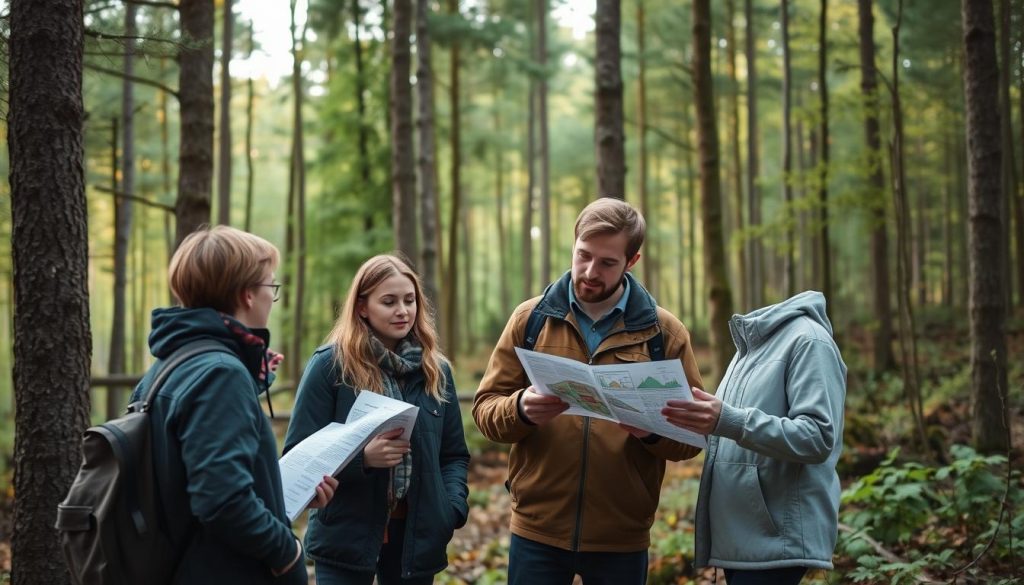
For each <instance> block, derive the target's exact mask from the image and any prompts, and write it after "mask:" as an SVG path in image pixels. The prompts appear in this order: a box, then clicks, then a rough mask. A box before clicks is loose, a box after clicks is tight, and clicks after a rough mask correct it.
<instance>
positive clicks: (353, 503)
mask: <svg viewBox="0 0 1024 585" xmlns="http://www.w3.org/2000/svg"><path fill="white" fill-rule="evenodd" d="M442 372H443V374H444V377H445V380H447V384H446V386H445V391H444V397H445V399H446V402H438V401H437V400H435V399H433V398H431V397H430V396H429V395H428V394H427V393H426V391H425V382H424V377H423V372H422V370H417V373H416V374H411V375H410V376H409V377H408V378H407V379H406V380H405V385H404V387H403V394H404V398H405V401H406V402H408V403H409V404H413V405H415V406H418V407H419V409H420V410H419V415H418V417H417V419H416V425H415V426H414V427H413V430H412V437H411V439H410V443H411V444H412V477H411V478H410V482H409V491H408V492H407V493H406V496H405V500H406V503H407V504H408V510H409V511H408V516H407V517H406V520H405V522H406V525H405V541H404V542H403V543H402V547H403V550H402V568H401V570H402V577H403V578H411V577H423V576H430V575H434V574H436V573H438V572H440V571H442V570H444V568H445V567H446V566H448V555H447V554H446V548H447V546H448V541H450V540H451V538H452V532H453V531H454V530H455V529H456V528H459V527H461V526H463V525H464V524H465V523H466V517H467V515H468V513H469V503H468V500H467V497H468V495H469V490H468V487H467V485H466V474H467V467H468V464H469V450H468V449H467V448H466V439H465V436H464V434H463V430H462V415H461V413H460V411H459V399H458V396H456V394H455V383H454V381H453V380H452V374H451V371H450V370H449V368H448V366H447V364H444V365H443V367H442ZM339 378H340V376H339V373H338V362H337V360H336V359H335V357H334V351H333V349H332V348H331V347H330V346H324V347H321V348H320V349H318V350H317V351H316V353H314V354H313V357H311V358H310V360H309V362H308V363H307V364H306V371H305V372H304V373H303V374H302V380H301V381H300V382H299V390H298V394H297V396H296V398H295V408H294V409H293V410H292V418H291V422H290V424H289V425H288V433H287V434H286V435H285V439H284V450H285V452H286V453H287V452H288V450H289V449H291V448H292V447H293V446H295V445H296V444H297V443H298V442H300V441H302V440H303V439H305V438H306V437H308V436H309V435H311V434H313V433H314V432H316V431H318V430H320V429H322V428H323V427H325V426H327V424H328V423H331V422H345V420H346V419H347V418H348V413H349V410H350V409H351V408H352V404H353V402H355V399H356V392H355V390H353V389H352V387H351V386H348V385H346V384H342V383H341V382H340V381H339ZM389 472H390V470H388V469H373V468H364V467H363V458H362V453H360V454H359V455H357V456H356V458H355V459H354V460H353V461H352V462H351V463H349V464H348V465H346V466H345V468H344V469H342V470H341V471H340V472H339V475H338V490H337V491H336V492H335V494H334V498H333V499H332V500H331V502H330V503H329V504H327V507H326V508H324V509H323V510H310V512H309V526H308V528H307V530H306V541H305V546H306V553H307V554H308V555H309V557H310V558H311V559H313V560H314V561H315V562H316V563H324V564H327V565H335V566H338V567H343V568H346V569H350V570H354V571H360V572H364V573H373V572H374V571H375V570H376V567H377V556H378V555H379V553H380V547H381V545H382V543H383V539H384V531H385V527H386V525H387V521H388V509H387V508H388V503H387V492H388V481H389V477H390V475H389Z"/></svg>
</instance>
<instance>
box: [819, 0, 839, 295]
mask: <svg viewBox="0 0 1024 585" xmlns="http://www.w3.org/2000/svg"><path fill="white" fill-rule="evenodd" d="M827 31H828V0H821V21H820V23H819V26H818V92H819V93H820V94H821V120H820V123H821V126H820V130H819V132H820V133H821V136H820V139H821V177H820V181H821V182H820V183H819V185H818V205H820V206H821V207H820V209H819V214H820V215H819V221H820V222H821V234H820V236H819V237H820V239H821V241H820V242H819V245H820V246H821V252H820V253H821V292H823V293H824V294H825V298H826V299H827V300H828V303H829V304H830V305H832V304H833V303H834V302H835V299H833V298H832V246H831V244H830V243H829V235H828V227H829V225H828V224H829V221H828V179H829V134H828V75H827V69H826V67H827V64H828V33H827ZM833 306H834V305H833ZM833 314H835V313H833Z"/></svg>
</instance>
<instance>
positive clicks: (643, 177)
mask: <svg viewBox="0 0 1024 585" xmlns="http://www.w3.org/2000/svg"><path fill="white" fill-rule="evenodd" d="M636 44H637V65H638V66H639V67H638V68H639V71H638V75H637V83H636V90H637V96H636V132H637V137H638V144H637V172H636V185H637V192H638V194H639V199H640V212H641V213H642V214H643V216H644V218H645V219H646V220H647V232H648V233H651V234H653V233H654V214H653V213H651V211H652V210H651V204H650V201H648V193H647V79H646V77H647V67H646V65H647V63H646V60H645V58H644V57H645V56H644V1H643V0H636ZM653 239H654V238H650V239H648V240H646V243H647V247H648V249H650V246H651V242H652V241H653ZM654 262H655V260H654V254H644V256H643V257H642V259H641V261H640V264H641V268H643V280H644V285H645V286H646V287H647V290H648V291H650V293H651V294H652V295H654V296H655V297H657V296H658V290H657V283H655V282H654V272H655V270H654Z"/></svg>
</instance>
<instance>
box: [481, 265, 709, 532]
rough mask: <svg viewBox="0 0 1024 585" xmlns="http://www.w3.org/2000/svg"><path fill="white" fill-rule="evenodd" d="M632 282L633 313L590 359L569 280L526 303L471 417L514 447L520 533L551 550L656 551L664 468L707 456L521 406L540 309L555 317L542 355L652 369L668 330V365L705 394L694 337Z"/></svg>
mask: <svg viewBox="0 0 1024 585" xmlns="http://www.w3.org/2000/svg"><path fill="white" fill-rule="evenodd" d="M627 278H629V279H630V297H629V299H628V301H627V304H626V311H625V312H624V313H623V315H622V316H621V317H620V319H619V322H618V323H616V325H615V326H614V327H613V328H612V332H611V333H610V334H608V336H606V337H605V338H604V339H603V340H602V341H601V344H600V345H599V346H598V348H597V351H595V352H594V355H593V356H590V355H589V351H588V349H587V346H586V343H585V342H584V340H583V336H582V335H581V333H580V331H579V326H578V325H577V323H576V319H575V317H574V315H573V314H572V311H571V310H570V308H569V301H568V288H567V287H568V286H570V275H569V273H566V274H565V275H564V276H563V277H562V278H561V279H559V280H558V281H556V282H555V283H554V284H552V286H551V287H549V289H548V291H546V293H545V295H543V296H541V297H536V298H534V299H531V300H529V301H526V302H524V303H522V304H521V305H519V307H518V308H517V309H516V310H515V312H514V313H513V314H512V317H511V318H510V319H509V321H508V324H507V325H506V326H505V331H504V332H503V333H502V334H501V338H500V339H499V340H498V344H497V345H496V346H495V348H494V353H493V354H491V360H490V363H489V364H488V366H487V372H486V373H485V374H484V377H483V380H482V381H481V382H480V388H479V389H478V390H477V393H476V396H475V399H474V403H473V418H474V420H475V421H476V424H477V426H478V427H479V428H480V430H481V431H482V432H483V434H484V435H485V436H486V437H487V438H488V439H490V440H492V441H496V442H501V443H511V444H512V450H511V453H510V455H509V464H508V473H509V483H508V484H507V485H508V486H509V491H510V492H511V497H512V532H513V533H514V534H516V535H518V536H521V537H523V538H528V539H530V540H534V541H537V542H540V543H543V544H547V545H550V546H555V547H558V548H561V549H565V550H573V551H585V552H636V551H641V550H645V549H646V548H647V547H648V546H649V545H650V535H649V531H650V528H651V525H652V524H653V522H654V513H655V511H656V510H657V508H658V497H659V492H660V490H661V481H662V478H663V477H664V474H665V461H666V460H671V461H679V460H682V459H689V458H691V457H693V456H695V455H696V454H697V453H698V452H699V449H697V448H695V447H691V446H689V445H686V444H683V443H678V442H675V441H672V440H670V439H666V438H663V437H662V438H656V440H655V442H653V443H648V442H645V441H641V440H640V439H637V438H636V437H633V436H632V435H630V434H629V433H627V432H626V431H624V430H623V429H622V428H621V427H619V426H618V425H617V424H615V423H611V422H608V421H604V420H600V419H592V418H590V417H580V416H558V417H556V418H555V419H553V420H551V421H549V422H547V423H546V424H543V425H540V426H536V425H533V424H530V423H527V422H526V421H524V420H523V419H522V417H521V416H520V414H519V409H518V401H519V397H520V395H521V394H522V392H523V391H524V389H525V388H526V387H527V386H529V385H530V382H529V379H528V378H527V376H526V373H525V372H524V371H523V368H522V365H521V364H520V362H519V359H518V358H517V356H516V354H515V348H516V347H521V346H522V344H523V338H524V336H525V329H526V322H527V320H528V319H529V317H530V313H531V312H532V311H533V309H534V307H538V309H539V310H540V311H541V312H543V313H544V314H545V315H547V317H548V318H547V320H546V323H545V325H544V328H543V329H542V330H541V333H540V335H539V336H538V339H537V343H536V345H535V346H534V350H535V351H540V352H544V353H547V354H551V355H558V356H562V357H567V358H570V359H575V360H579V361H581V362H586V363H592V364H615V363H629V362H643V361H649V360H650V357H649V354H648V347H647V341H648V340H649V339H651V338H652V337H654V336H655V335H656V333H657V331H658V329H659V327H660V329H661V331H662V334H663V339H664V344H665V346H664V347H665V359H676V358H678V359H680V360H681V361H682V363H683V369H684V371H685V372H686V377H687V381H688V382H689V383H690V385H691V386H696V387H698V388H703V382H702V381H701V377H700V372H699V370H698V369H697V363H696V361H695V360H694V357H693V349H692V347H691V346H690V334H689V332H688V331H687V330H686V328H685V327H684V326H683V324H682V323H680V322H679V320H678V319H676V318H675V317H674V316H673V315H672V314H671V313H669V312H668V311H666V310H664V309H662V308H661V307H658V306H657V305H656V304H655V303H654V299H653V298H652V297H651V296H650V294H649V293H648V292H647V291H646V290H644V288H643V287H642V286H640V284H639V283H638V282H637V281H636V280H635V279H633V278H632V276H630V275H628V274H627Z"/></svg>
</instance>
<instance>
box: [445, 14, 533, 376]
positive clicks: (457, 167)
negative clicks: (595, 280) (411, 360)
mask: <svg viewBox="0 0 1024 585" xmlns="http://www.w3.org/2000/svg"><path fill="white" fill-rule="evenodd" d="M448 12H449V13H450V14H451V15H452V16H453V17H457V16H459V0H448ZM450 58H451V66H450V71H449V74H450V75H451V78H450V83H449V85H448V98H449V101H450V102H451V134H450V138H449V140H451V149H452V166H451V187H452V209H451V215H450V216H449V217H450V219H449V224H448V274H447V277H448V283H447V286H446V287H445V288H446V289H447V290H445V321H446V327H445V331H447V333H448V339H446V340H445V343H444V347H445V348H446V349H447V350H448V353H449V355H448V357H449V358H450V359H452V360H453V361H454V359H455V352H456V351H457V350H458V348H459V336H458V325H459V323H458V318H457V315H456V307H458V297H459V294H458V287H459V263H458V259H459V217H461V214H462V136H461V133H462V130H461V116H460V112H459V108H460V107H461V103H460V100H459V68H460V67H461V65H460V63H459V42H458V41H457V40H452V44H451V55H450ZM524 261H525V260H524Z"/></svg>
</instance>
